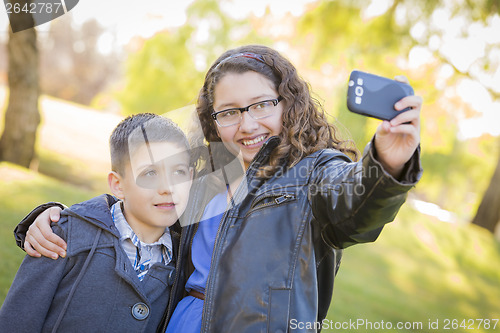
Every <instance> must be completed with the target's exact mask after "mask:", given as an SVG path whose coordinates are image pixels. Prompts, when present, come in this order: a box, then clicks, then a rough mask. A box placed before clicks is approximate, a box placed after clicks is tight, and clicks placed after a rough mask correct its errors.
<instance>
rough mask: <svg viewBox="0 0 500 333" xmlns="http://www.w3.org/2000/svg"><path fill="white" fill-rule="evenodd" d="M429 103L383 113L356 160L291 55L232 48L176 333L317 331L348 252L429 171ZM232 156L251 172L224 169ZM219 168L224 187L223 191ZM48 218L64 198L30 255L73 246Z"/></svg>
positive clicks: (181, 267)
mask: <svg viewBox="0 0 500 333" xmlns="http://www.w3.org/2000/svg"><path fill="white" fill-rule="evenodd" d="M397 79H399V80H401V81H404V80H405V79H404V78H402V77H398V78H397ZM421 106H422V100H421V98H420V97H418V96H409V97H405V98H403V99H402V100H400V101H398V102H397V103H396V104H395V106H394V107H395V109H396V110H403V109H406V108H410V110H409V111H406V112H402V113H401V114H400V115H398V116H397V117H396V118H394V119H393V120H391V121H384V122H382V123H381V124H380V126H379V127H378V129H377V131H376V133H375V135H374V137H373V139H372V140H371V142H370V143H369V144H368V145H367V147H366V149H365V152H364V153H363V156H362V157H361V159H360V160H359V161H357V162H353V161H352V159H354V160H356V159H357V153H356V151H355V150H354V149H351V148H349V146H348V144H347V142H346V141H343V140H342V139H340V138H339V136H338V132H337V129H336V128H335V127H334V126H333V125H332V124H329V123H328V122H327V119H326V116H325V113H324V111H323V109H322V108H321V106H320V105H319V104H318V103H317V102H316V101H315V100H314V99H313V98H312V97H311V94H310V90H309V86H308V84H307V83H306V82H305V81H304V80H302V79H301V78H300V77H299V76H298V74H297V71H296V69H295V67H294V66H293V65H292V64H291V63H290V62H289V61H288V60H287V59H286V58H284V57H283V56H282V55H281V54H279V53H278V52H276V51H275V50H273V49H271V48H268V47H265V46H258V45H250V46H243V47H240V48H237V49H233V50H229V51H227V52H225V53H224V54H222V55H221V56H220V57H219V58H218V59H217V60H216V61H215V63H214V64H213V65H212V66H211V67H210V69H209V70H208V72H207V74H206V77H205V82H204V85H203V87H202V89H201V91H200V94H199V98H198V102H197V114H198V117H199V119H200V122H201V126H202V130H203V134H204V137H205V139H206V141H207V142H209V144H208V148H209V149H208V151H209V152H210V153H211V155H209V156H208V157H206V158H205V164H204V165H205V169H206V170H202V171H201V172H200V173H199V174H206V175H204V176H201V177H199V178H198V180H197V185H193V188H192V189H191V192H192V193H193V197H192V200H191V205H192V209H187V210H186V213H185V215H184V217H183V221H187V222H185V223H183V225H186V226H185V227H184V228H183V230H182V235H181V245H180V248H179V249H178V255H177V276H176V278H175V283H174V284H175V285H174V287H173V291H172V298H171V300H170V305H169V309H168V311H167V317H168V318H170V320H169V324H168V328H167V332H200V331H203V332H266V331H267V332H287V331H289V330H291V329H295V328H297V327H300V325H301V323H302V327H305V326H304V325H308V326H307V327H316V328H320V327H321V326H320V323H321V321H322V320H323V319H324V318H325V316H326V314H327V311H328V307H329V305H330V301H331V298H332V291H333V282H334V277H335V275H336V272H337V270H338V268H339V264H340V258H341V254H342V249H343V248H346V247H348V246H350V245H354V244H357V243H363V242H371V241H374V240H375V239H376V238H377V237H378V235H379V234H380V232H381V230H382V228H383V226H384V225H385V224H386V223H388V222H390V221H392V220H393V219H394V218H395V216H396V214H397V212H398V210H399V208H400V206H401V205H402V204H403V202H404V201H405V198H406V193H407V192H408V191H409V190H410V189H411V188H412V187H413V186H414V185H415V184H416V182H417V181H418V179H419V178H420V176H421V168H420V161H419V141H420V109H421ZM220 142H222V143H223V145H222V146H223V148H222V149H221V147H220V146H221V145H220V144H218V143H220ZM235 156H238V157H239V160H240V161H241V165H242V168H243V169H244V175H242V176H238V175H235V173H230V175H229V176H228V175H227V173H225V172H224V166H225V165H226V164H227V163H229V161H230V160H231V159H234V157H235ZM214 170H215V173H217V172H218V171H221V170H222V173H223V174H224V177H223V179H224V183H225V185H224V186H222V187H220V186H219V190H218V191H215V192H217V193H216V194H215V195H213V194H211V193H213V191H209V190H207V189H208V188H209V187H210V186H208V185H207V184H214V183H215V181H214V179H213V178H215V177H213V175H214V172H213V171H214ZM210 172H212V173H210ZM210 188H213V187H210ZM207 193H209V194H207ZM200 207H201V209H200ZM49 216H50V219H52V220H57V219H58V208H53V209H52V210H48V211H46V212H44V213H43V214H42V215H40V216H39V217H38V218H37V220H36V221H35V224H33V225H32V227H30V232H29V233H28V234H27V236H26V241H25V243H24V248H25V250H26V252H27V253H28V254H31V255H40V254H39V253H41V254H43V255H51V254H52V255H55V256H57V253H59V254H63V253H64V244H62V243H61V241H60V240H59V239H57V238H56V237H55V236H54V235H51V234H50V232H49V231H50V228H47V225H48V224H49V223H50V221H49ZM198 221H201V223H196V222H198ZM31 222H32V221H25V223H24V224H23V225H26V224H28V223H31ZM47 229H48V230H47ZM44 235H45V236H44ZM34 249H36V250H37V251H38V252H39V253H38V252H37V251H35V250H34ZM174 308H175V311H174ZM172 312H173V313H172Z"/></svg>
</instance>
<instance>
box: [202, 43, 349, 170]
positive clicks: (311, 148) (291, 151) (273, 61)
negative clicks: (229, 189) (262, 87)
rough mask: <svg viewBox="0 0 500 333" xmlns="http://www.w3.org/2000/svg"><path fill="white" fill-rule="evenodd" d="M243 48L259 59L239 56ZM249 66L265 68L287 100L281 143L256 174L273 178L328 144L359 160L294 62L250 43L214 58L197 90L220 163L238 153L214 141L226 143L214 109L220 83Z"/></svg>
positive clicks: (264, 72)
mask: <svg viewBox="0 0 500 333" xmlns="http://www.w3.org/2000/svg"><path fill="white" fill-rule="evenodd" d="M238 53H250V54H256V55H259V59H256V58H252V57H246V56H234V55H236V54H238ZM231 56H233V57H231ZM247 71H254V72H257V73H260V74H261V75H264V76H265V77H266V78H268V79H269V80H270V81H271V82H273V84H274V86H275V89H276V91H277V92H278V94H279V95H280V96H281V97H282V98H283V101H282V103H284V105H285V106H284V109H283V110H284V111H283V114H282V129H281V132H280V134H279V138H280V140H281V141H280V144H279V145H278V147H277V148H275V149H274V150H273V152H272V153H271V155H270V158H269V162H268V163H267V165H263V166H261V167H260V169H259V172H258V174H257V176H259V177H264V178H269V177H271V176H272V175H274V174H275V173H276V171H278V170H279V169H280V168H282V167H283V166H285V167H291V166H293V165H295V164H296V163H297V162H299V161H300V160H301V159H302V158H304V157H305V156H307V155H309V154H311V153H313V152H316V151H318V150H320V149H324V148H334V149H337V150H339V151H341V152H343V153H345V154H347V155H349V156H350V157H351V158H352V159H353V160H357V159H358V151H357V149H356V148H355V147H354V146H353V144H352V141H350V140H342V139H341V138H339V135H338V130H337V128H336V127H335V126H334V125H333V124H330V123H328V121H327V118H326V114H325V111H324V109H323V107H322V106H321V104H320V103H319V102H318V101H317V100H316V99H315V98H313V97H312V96H311V92H310V87H309V84H308V83H307V82H306V81H305V80H303V79H302V78H300V77H299V75H298V74H297V70H296V68H295V66H293V65H292V64H291V63H290V61H288V60H287V59H286V58H285V57H283V56H282V55H281V54H279V53H278V52H277V51H275V50H273V49H271V48H269V47H266V46H263V45H246V46H241V47H238V48H235V49H232V50H229V51H226V52H225V53H223V54H222V55H221V56H220V57H219V58H218V59H217V60H216V61H215V62H214V64H213V65H212V66H211V67H210V69H209V70H208V72H207V74H206V76H205V82H204V84H203V87H202V89H201V91H200V93H199V95H198V101H197V105H196V112H197V115H198V117H199V120H200V122H201V126H202V130H203V134H204V137H205V140H206V141H208V149H209V150H211V154H212V156H217V158H215V160H217V161H218V164H222V165H224V163H227V162H228V159H231V158H232V159H234V156H231V155H229V154H230V153H229V152H228V151H227V150H225V149H224V148H221V147H222V146H223V145H221V144H215V143H217V142H221V139H220V137H219V136H218V134H217V128H216V126H217V125H216V123H215V121H214V119H213V118H212V117H211V113H212V112H214V111H213V103H214V90H215V86H216V85H217V83H218V82H219V81H220V79H221V78H222V77H223V76H224V75H225V74H227V73H237V74H241V73H245V72H247ZM211 163H212V168H218V166H214V165H213V161H212V162H211ZM220 166H221V165H219V167H220Z"/></svg>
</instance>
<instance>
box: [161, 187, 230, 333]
mask: <svg viewBox="0 0 500 333" xmlns="http://www.w3.org/2000/svg"><path fill="white" fill-rule="evenodd" d="M226 196H227V192H224V193H220V194H218V195H216V196H215V197H214V198H213V199H212V200H211V201H210V202H209V203H208V205H207V206H206V207H205V211H204V212H203V216H202V218H201V221H200V224H199V225H198V230H197V231H196V234H195V235H194V238H193V243H192V245H191V253H192V261H193V265H194V271H193V273H192V274H191V276H190V277H189V279H188V281H187V282H186V290H187V291H190V290H192V289H194V290H196V291H199V292H201V293H203V294H204V293H205V286H206V284H207V279H208V273H209V272H210V264H211V261H212V253H213V250H214V243H215V237H216V235H217V230H218V229H219V224H220V222H221V219H222V215H223V214H224V211H225V210H226V207H227V199H226ZM202 313H203V301H202V300H201V299H199V298H195V297H193V296H187V297H184V298H183V299H182V300H181V301H180V302H179V304H177V307H176V308H175V311H174V313H173V314H172V318H171V319H170V321H169V323H168V327H167V331H166V332H167V333H177V332H183V333H190V332H193V333H194V332H197V333H198V332H200V330H201V316H202Z"/></svg>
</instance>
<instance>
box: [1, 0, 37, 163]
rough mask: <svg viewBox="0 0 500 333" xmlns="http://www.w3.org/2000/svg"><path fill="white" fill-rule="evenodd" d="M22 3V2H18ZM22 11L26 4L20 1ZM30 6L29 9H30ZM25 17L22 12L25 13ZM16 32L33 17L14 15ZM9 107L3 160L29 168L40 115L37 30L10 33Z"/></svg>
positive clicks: (6, 114)
mask: <svg viewBox="0 0 500 333" xmlns="http://www.w3.org/2000/svg"><path fill="white" fill-rule="evenodd" d="M18 2H19V1H18ZM20 3H21V8H22V6H23V5H24V3H27V4H29V3H30V1H27V0H23V1H20ZM28 6H29V5H28ZM21 13H22V12H21ZM9 18H10V22H11V26H12V29H13V30H14V31H15V25H22V26H26V24H29V22H28V23H27V22H26V20H31V22H33V17H32V16H31V15H26V14H24V13H23V15H19V14H18V15H17V16H16V14H14V13H13V14H11V15H10V17H9ZM7 52H8V57H9V63H8V64H9V68H8V80H9V91H10V93H9V105H8V107H7V110H6V111H5V122H4V124H5V128H4V132H3V134H2V137H1V139H0V160H3V161H9V162H13V163H16V164H19V165H22V166H24V167H29V165H30V162H31V160H32V159H33V157H34V155H35V141H36V134H37V128H38V125H39V124H40V113H39V111H38V95H39V88H38V48H37V44H36V31H35V29H34V28H30V29H27V30H23V31H19V32H16V33H13V32H12V31H9V42H8V45H7Z"/></svg>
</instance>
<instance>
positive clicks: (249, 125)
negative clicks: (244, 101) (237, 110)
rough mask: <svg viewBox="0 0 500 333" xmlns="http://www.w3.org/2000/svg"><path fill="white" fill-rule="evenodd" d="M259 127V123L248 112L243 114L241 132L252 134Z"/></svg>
mask: <svg viewBox="0 0 500 333" xmlns="http://www.w3.org/2000/svg"><path fill="white" fill-rule="evenodd" d="M258 127H259V123H258V122H257V121H256V120H255V119H253V118H252V116H251V115H250V114H249V113H248V112H243V113H242V114H241V122H240V131H241V132H245V133H252V132H254V131H255V130H257V128H258Z"/></svg>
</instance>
